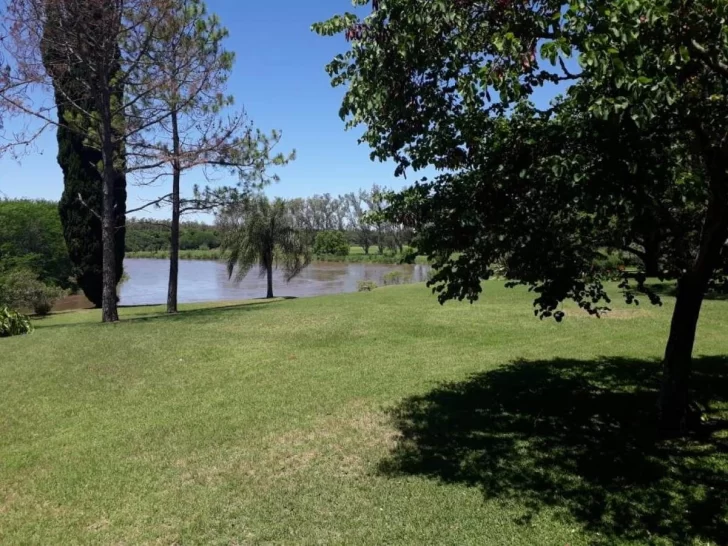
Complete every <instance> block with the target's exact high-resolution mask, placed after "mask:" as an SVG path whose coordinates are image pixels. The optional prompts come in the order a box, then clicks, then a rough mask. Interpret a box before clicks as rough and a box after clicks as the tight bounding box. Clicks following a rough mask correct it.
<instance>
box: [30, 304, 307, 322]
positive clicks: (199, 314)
mask: <svg viewBox="0 0 728 546" xmlns="http://www.w3.org/2000/svg"><path fill="white" fill-rule="evenodd" d="M291 299H296V298H294V297H280V298H273V299H266V298H260V299H256V300H248V301H245V302H242V303H232V304H228V305H219V306H215V307H203V308H199V309H184V308H183V309H181V310H180V311H179V313H177V314H171V315H170V314H167V313H166V312H165V311H164V310H163V309H161V310H159V311H151V310H150V312H149V314H140V315H131V316H125V315H121V317H120V322H121V323H125V322H130V323H134V322H156V321H162V322H178V321H186V322H194V321H195V320H196V319H200V318H203V319H204V318H209V317H212V316H215V315H217V316H219V315H221V314H224V313H229V312H231V311H239V312H247V311H256V310H259V309H262V308H263V307H265V306H267V305H272V304H274V303H281V302H283V301H285V300H291ZM143 307H157V305H126V306H119V309H120V310H121V309H135V308H143ZM160 307H161V306H160ZM69 314H71V315H72V312H69ZM45 318H48V317H44V319H45ZM38 320H39V324H36V326H39V327H41V328H67V327H69V326H90V327H92V326H96V325H98V324H99V322H88V321H86V320H79V321H78V322H64V323H61V324H43V322H42V319H38Z"/></svg>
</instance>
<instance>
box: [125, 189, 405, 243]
mask: <svg viewBox="0 0 728 546" xmlns="http://www.w3.org/2000/svg"><path fill="white" fill-rule="evenodd" d="M387 191H388V190H387V189H386V188H384V187H381V186H378V185H374V186H373V187H372V188H371V190H363V189H360V190H358V191H356V192H350V193H347V194H343V195H338V196H333V195H331V194H330V193H324V194H322V195H314V196H312V197H302V198H296V199H289V200H285V201H283V200H282V202H283V203H285V210H286V214H287V215H288V216H290V218H289V220H290V222H291V225H292V226H293V227H295V228H296V229H297V230H299V231H301V233H302V234H303V236H304V237H305V238H306V240H307V242H308V244H309V246H311V247H312V249H313V252H314V254H336V255H344V254H347V253H348V247H347V248H346V251H344V248H343V247H342V245H341V244H338V245H337V244H335V243H334V242H333V239H336V240H337V241H340V240H341V238H340V237H336V236H335V235H333V234H335V233H339V234H341V235H342V236H343V238H344V240H345V241H346V243H347V245H353V246H360V247H362V249H363V251H364V253H365V254H370V253H372V254H374V253H377V254H384V253H385V252H391V253H395V254H404V251H405V247H406V246H407V245H409V243H410V242H411V240H412V231H411V230H410V229H409V228H405V227H404V226H402V225H401V224H395V223H391V222H389V221H387V220H385V219H384V218H382V217H380V215H378V214H377V213H379V212H382V211H383V210H384V209H385V208H386V207H387V206H388V203H387V200H386V198H385V194H386V192H387ZM170 229H171V224H170V222H169V221H164V220H162V221H159V220H146V219H143V220H136V219H130V220H128V221H127V224H126V251H127V252H140V251H160V250H161V251H168V250H170ZM221 244H222V235H221V233H220V229H219V228H218V227H217V226H211V225H208V224H204V223H200V222H182V223H181V224H180V233H179V248H180V250H208V249H216V248H218V247H220V246H221ZM328 250H335V251H332V252H328Z"/></svg>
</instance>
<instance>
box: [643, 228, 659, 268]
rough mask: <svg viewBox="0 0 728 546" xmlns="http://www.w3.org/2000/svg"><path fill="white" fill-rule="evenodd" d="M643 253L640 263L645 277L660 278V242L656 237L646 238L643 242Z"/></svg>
mask: <svg viewBox="0 0 728 546" xmlns="http://www.w3.org/2000/svg"><path fill="white" fill-rule="evenodd" d="M643 246H644V248H645V252H644V254H643V256H642V261H643V263H644V266H645V275H646V276H647V277H659V276H660V241H659V239H658V238H657V237H650V238H647V239H646V240H645V242H644V245H643Z"/></svg>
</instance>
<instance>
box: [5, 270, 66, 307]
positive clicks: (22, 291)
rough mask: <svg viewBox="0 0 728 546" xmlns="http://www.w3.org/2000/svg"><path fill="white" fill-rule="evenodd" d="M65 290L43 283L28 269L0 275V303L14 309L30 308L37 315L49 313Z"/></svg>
mask: <svg viewBox="0 0 728 546" xmlns="http://www.w3.org/2000/svg"><path fill="white" fill-rule="evenodd" d="M64 295H65V292H64V291H63V290H62V289H61V288H58V287H57V286H51V285H47V284H45V283H43V282H42V281H41V280H40V279H39V278H38V276H37V275H35V273H34V272H33V271H31V270H28V269H15V270H13V271H11V272H10V273H7V274H5V275H2V276H0V303H2V304H5V305H8V306H9V307H12V308H15V309H32V310H33V311H34V312H35V313H36V314H38V315H47V314H48V313H50V311H51V309H52V308H53V305H54V304H55V302H56V301H57V300H59V299H60V298H62V297H63V296H64Z"/></svg>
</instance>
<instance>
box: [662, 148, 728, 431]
mask: <svg viewBox="0 0 728 546" xmlns="http://www.w3.org/2000/svg"><path fill="white" fill-rule="evenodd" d="M707 163H708V165H709V171H710V175H711V190H712V191H711V197H710V202H709V204H708V211H707V214H706V217H705V222H704V225H703V232H702V236H701V240H700V249H699V252H698V256H697V258H696V260H695V263H694V265H693V267H692V268H691V271H689V272H688V273H686V274H685V275H684V276H683V278H682V279H680V282H679V283H678V294H677V300H676V302H675V310H674V311H673V315H672V323H671V325H670V337H669V338H668V342H667V348H666V350H665V359H664V361H663V378H662V391H661V394H660V403H659V409H660V427H661V429H662V431H663V432H664V433H666V434H682V433H683V432H685V431H686V430H687V428H688V427H690V426H692V425H694V424H696V423H693V422H692V421H693V420H692V419H691V415H690V411H689V410H690V395H689V392H690V374H691V370H692V353H693V345H694V343H695V333H696V330H697V325H698V318H699V317H700V308H701V306H702V303H703V299H704V297H705V292H706V290H707V289H708V284H709V282H710V279H711V277H712V275H713V273H714V271H715V269H716V267H717V266H718V264H719V263H720V256H721V251H722V249H723V246H724V245H725V242H726V237H728V200H727V199H726V187H727V186H728V177H727V174H726V168H725V163H724V161H722V158H720V157H716V156H713V157H711V158H710V159H709V160H708V161H707Z"/></svg>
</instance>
